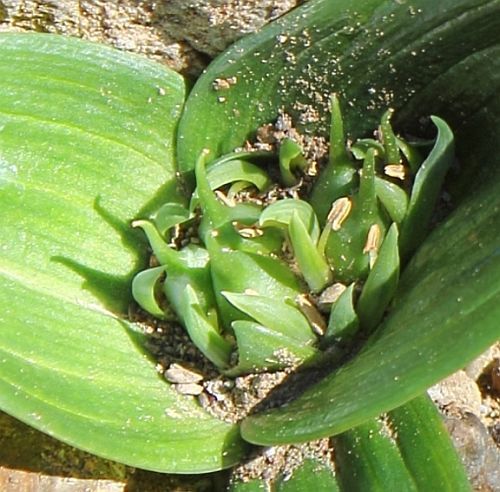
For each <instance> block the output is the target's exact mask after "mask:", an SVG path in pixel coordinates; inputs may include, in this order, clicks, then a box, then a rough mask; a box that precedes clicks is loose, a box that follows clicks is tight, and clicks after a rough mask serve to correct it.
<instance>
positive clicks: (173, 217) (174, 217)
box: [154, 203, 191, 234]
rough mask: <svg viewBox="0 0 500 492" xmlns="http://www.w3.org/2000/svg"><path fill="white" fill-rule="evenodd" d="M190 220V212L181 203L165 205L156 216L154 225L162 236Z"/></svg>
mask: <svg viewBox="0 0 500 492" xmlns="http://www.w3.org/2000/svg"><path fill="white" fill-rule="evenodd" d="M190 218H191V217H190V214H189V210H187V209H186V208H185V207H184V206H183V205H181V204H180V203H165V204H164V205H162V206H161V207H160V209H159V210H158V212H156V213H155V214H154V223H155V226H156V228H157V229H158V231H159V232H160V234H166V233H167V231H168V230H169V229H171V228H172V227H174V226H175V225H177V224H182V223H183V222H187V221H188V220H189V219H190Z"/></svg>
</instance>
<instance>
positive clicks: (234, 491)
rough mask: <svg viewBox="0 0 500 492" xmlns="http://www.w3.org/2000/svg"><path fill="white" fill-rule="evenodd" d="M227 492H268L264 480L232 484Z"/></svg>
mask: <svg viewBox="0 0 500 492" xmlns="http://www.w3.org/2000/svg"><path fill="white" fill-rule="evenodd" d="M228 492H269V487H268V485H267V484H266V482H265V481H264V480H258V479H253V480H249V481H248V482H232V483H231V484H230V486H229V489H228Z"/></svg>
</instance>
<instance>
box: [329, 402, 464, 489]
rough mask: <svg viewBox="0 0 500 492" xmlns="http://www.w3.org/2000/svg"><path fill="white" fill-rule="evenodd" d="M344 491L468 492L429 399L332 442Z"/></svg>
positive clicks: (367, 424)
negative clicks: (418, 491) (430, 491)
mask: <svg viewBox="0 0 500 492" xmlns="http://www.w3.org/2000/svg"><path fill="white" fill-rule="evenodd" d="M334 445H335V456H336V458H337V462H336V463H337V465H338V467H337V468H338V476H339V483H340V484H341V485H342V487H343V490H346V491H355V490H360V491H364V490H370V491H372V490H373V491H375V490H380V491H381V492H385V491H386V490H420V491H422V492H425V491H427V490H442V491H449V492H451V491H455V490H456V491H463V492H467V491H470V490H471V487H470V485H469V482H468V480H467V476H466V473H465V470H464V468H463V466H462V464H461V462H460V458H459V457H458V454H457V452H456V451H455V449H454V447H453V444H452V442H451V439H450V437H449V435H448V433H447V431H446V428H445V426H444V424H443V421H442V419H441V416H440V415H439V412H438V411H437V409H436V407H435V406H434V404H433V403H432V401H431V400H430V399H429V398H428V396H427V395H421V396H418V397H417V398H414V399H413V400H411V401H409V402H408V403H406V404H405V405H402V406H401V407H398V408H397V409H395V410H393V411H392V412H390V413H389V414H387V415H385V416H384V417H383V418H382V419H379V422H377V421H369V422H366V423H364V424H362V425H361V426H360V427H356V428H354V429H351V430H349V431H347V432H345V433H343V434H340V435H339V436H337V437H336V438H334Z"/></svg>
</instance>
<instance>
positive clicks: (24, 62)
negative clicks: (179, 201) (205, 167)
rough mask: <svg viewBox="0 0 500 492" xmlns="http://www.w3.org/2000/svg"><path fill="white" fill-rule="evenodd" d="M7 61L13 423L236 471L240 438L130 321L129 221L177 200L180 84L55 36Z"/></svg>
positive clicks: (140, 459) (4, 250) (23, 44)
mask: <svg viewBox="0 0 500 492" xmlns="http://www.w3.org/2000/svg"><path fill="white" fill-rule="evenodd" d="M0 54H1V56H0V74H1V75H0V206H1V208H2V214H1V218H0V222H1V226H0V227H1V230H2V239H1V250H0V276H1V280H0V406H1V408H2V410H4V411H6V412H8V413H10V414H12V415H14V416H15V417H17V418H19V419H20V420H23V421H25V422H27V423H29V424H31V425H32V426H34V427H36V428H37V429H40V430H42V431H44V432H46V433H49V434H50V435H52V436H55V437H57V438H58V439H60V440H62V441H65V442H67V443H70V444H73V445H75V446H77V447H80V448H82V449H86V450H89V451H91V452H92V453H95V454H98V455H101V456H104V457H107V458H111V459H114V460H117V461H121V462H123V463H127V464H129V465H133V466H138V467H141V468H147V469H153V470H159V471H170V472H202V471H208V470H214V469H219V468H221V467H224V466H229V465H230V464H232V463H233V462H234V461H236V460H238V458H239V456H240V453H241V449H242V448H241V442H240V440H239V437H238V434H237V432H238V431H237V429H236V428H235V427H234V426H231V425H228V424H225V423H223V422H221V421H218V420H216V419H214V418H211V417H209V416H208V415H207V414H206V413H204V412H203V411H202V410H201V408H200V407H199V406H198V405H197V403H196V402H195V401H194V400H193V399H191V398H189V397H181V396H180V395H178V394H177V393H176V392H175V391H174V390H173V389H171V388H170V387H169V386H168V385H167V384H166V383H165V382H164V381H162V380H161V379H160V378H159V377H158V375H157V373H156V371H155V368H154V362H153V361H152V360H150V359H149V358H148V357H147V356H146V355H145V353H144V351H143V343H144V342H145V339H144V335H140V334H139V333H137V332H136V331H135V330H136V329H135V327H134V326H133V324H131V323H130V322H128V321H127V320H126V312H127V307H128V304H129V303H130V300H131V297H130V290H131V289H130V286H131V280H132V276H133V274H134V273H135V272H136V271H137V270H139V269H142V268H144V266H145V264H146V260H147V258H146V255H147V252H146V244H145V242H144V240H143V239H142V235H141V234H140V233H139V234H138V232H139V231H136V230H133V229H132V228H131V227H130V221H131V220H132V219H134V218H136V217H139V216H144V215H146V216H147V215H148V214H150V213H152V212H153V211H154V210H156V209H157V208H159V206H160V205H161V204H162V203H164V202H165V201H167V198H168V199H169V201H172V200H173V199H175V197H176V191H175V185H174V183H173V181H172V178H173V173H174V166H173V159H172V152H173V136H174V130H175V128H176V122H177V118H178V116H179V113H180V110H181V107H182V103H183V97H184V87H183V81H182V79H181V78H180V77H179V76H178V75H177V74H175V73H172V72H171V71H169V70H167V69H165V68H164V67H162V66H160V65H156V64H153V63H151V62H149V61H147V60H145V59H143V58H140V57H137V56H132V55H128V54H123V53H120V52H118V51H115V50H112V49H109V48H105V47H100V46H97V45H94V44H90V43H84V42H81V41H78V40H74V39H67V38H62V37H55V36H49V35H17V34H6V35H5V34H2V35H1V36H0ZM208 437H209V438H208ZM193 442H196V446H193Z"/></svg>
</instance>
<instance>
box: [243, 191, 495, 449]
mask: <svg viewBox="0 0 500 492" xmlns="http://www.w3.org/2000/svg"><path fill="white" fill-rule="evenodd" d="M499 212H500V182H496V183H493V184H492V185H491V186H490V187H488V188H485V189H483V191H482V192H481V193H480V194H478V195H477V196H474V197H472V198H470V199H469V200H468V201H467V202H465V203H464V204H462V205H461V206H460V207H459V208H458V209H457V210H456V211H455V212H454V213H453V214H452V215H451V216H450V217H449V219H448V220H447V221H446V222H444V223H443V224H442V225H441V226H440V227H439V228H437V229H436V230H435V231H434V232H433V233H432V235H431V236H430V237H429V238H428V239H427V240H426V241H425V243H424V244H423V245H422V247H421V248H420V250H419V251H418V252H417V254H416V256H415V257H414V258H413V260H412V261H411V262H410V264H409V265H408V267H407V269H406V271H405V272H404V273H403V275H402V278H401V283H400V288H399V289H398V293H397V295H396V299H395V302H394V306H393V308H392V310H391V312H390V313H389V316H388V318H387V319H386V321H385V322H384V323H383V324H382V326H381V327H379V328H378V330H377V331H376V332H375V334H374V335H373V336H372V338H371V339H370V340H369V341H368V343H367V344H366V345H365V346H364V348H363V349H362V350H361V352H360V353H358V354H357V355H356V356H355V357H353V358H352V359H351V360H350V361H349V362H348V363H347V364H346V365H344V366H343V367H341V368H340V369H338V370H337V371H334V372H333V373H332V374H330V375H329V376H327V377H326V378H325V379H324V380H323V381H321V382H320V383H318V384H316V385H315V386H313V387H312V388H310V389H309V390H308V391H306V392H305V393H304V394H303V395H302V396H300V397H299V398H298V399H297V400H295V401H294V402H293V403H290V404H288V405H287V406H286V407H283V408H280V409H278V410H274V411H271V412H268V413H266V414H262V415H258V416H257V415H256V416H253V417H249V418H248V419H247V420H246V421H244V422H243V424H242V433H243V436H244V437H245V439H248V440H249V441H251V442H255V443H259V444H271V443H273V444H276V443H285V442H297V441H298V440H300V441H302V440H308V439H313V438H317V437H320V436H321V437H323V436H328V435H333V434H337V433H339V432H343V431H345V430H346V429H349V428H350V427H353V426H355V425H358V424H360V423H362V422H363V421H365V420H366V419H368V418H370V417H374V416H376V415H378V414H380V413H381V412H383V411H387V410H391V409H393V408H395V407H397V406H399V405H401V404H403V403H404V402H406V401H408V400H409V399H411V398H413V397H415V396H417V395H418V394H419V393H421V392H422V391H423V390H424V389H426V388H427V387H428V386H431V385H432V384H434V383H436V382H437V381H438V380H439V379H441V378H443V377H445V376H446V375H447V374H450V373H451V372H453V371H455V370H457V369H459V368H460V367H463V365H464V364H465V363H466V362H467V361H469V360H471V359H473V358H474V357H476V356H477V355H479V354H480V353H481V352H482V351H483V350H485V349H486V348H487V347H488V346H489V345H491V344H492V343H493V342H495V341H496V340H497V339H498V338H499V337H500V330H499V326H498V319H500V303H499V302H498V300H499V298H500V282H499V281H498V279H499V278H500V243H499V239H498V238H499V237H500V222H499V220H498V216H499Z"/></svg>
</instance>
